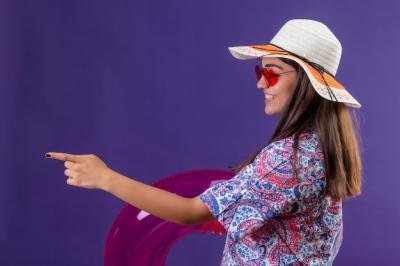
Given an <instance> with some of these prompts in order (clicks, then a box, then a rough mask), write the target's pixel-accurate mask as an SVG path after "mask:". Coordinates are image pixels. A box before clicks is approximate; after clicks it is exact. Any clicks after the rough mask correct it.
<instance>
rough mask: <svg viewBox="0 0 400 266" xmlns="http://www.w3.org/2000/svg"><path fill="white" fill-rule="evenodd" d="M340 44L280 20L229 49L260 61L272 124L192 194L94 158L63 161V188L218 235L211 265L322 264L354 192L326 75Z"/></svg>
mask: <svg viewBox="0 0 400 266" xmlns="http://www.w3.org/2000/svg"><path fill="white" fill-rule="evenodd" d="M341 49H342V48H341V45H340V42H339V41H338V40H337V38H336V37H335V36H334V34H333V33H332V32H331V31H330V30H329V29H328V28H327V27H326V26H325V25H324V24H322V23H321V22H318V21H314V20H306V19H294V20H290V21H288V22H286V23H285V24H284V25H283V27H282V28H281V29H280V30H279V32H278V33H277V34H276V35H275V36H274V38H273V39H272V40H271V41H270V43H269V44H267V45H252V46H237V47H229V51H230V52H231V53H232V55H233V56H234V57H236V58H238V59H255V58H260V59H261V62H260V63H261V67H260V66H256V74H257V79H258V83H257V88H258V89H260V90H261V91H262V93H263V95H264V97H265V113H266V114H267V115H274V114H277V115H279V116H280V121H279V123H278V125H277V128H276V130H275V133H274V134H273V136H272V138H271V139H270V140H269V141H268V142H267V143H265V144H264V145H262V146H261V147H260V148H259V149H258V150H257V151H256V152H255V153H254V155H252V156H251V157H250V158H249V159H247V160H245V161H244V162H243V163H241V164H239V165H237V166H235V167H233V171H234V172H235V174H236V175H235V176H234V177H233V178H232V179H230V180H225V181H222V182H219V183H216V184H214V185H212V186H211V187H209V188H208V189H207V190H206V191H204V192H203V193H202V194H201V195H199V196H197V197H195V198H191V199H188V198H184V197H181V196H179V195H176V194H173V193H170V192H167V191H164V190H161V189H158V188H155V187H152V186H148V185H146V184H142V183H140V182H137V181H135V180H133V179H131V178H128V177H126V176H123V175H121V174H119V173H117V172H115V171H113V170H112V169H110V168H108V167H107V165H106V164H105V163H104V162H103V161H102V160H101V159H99V158H98V157H97V156H95V155H72V154H65V153H54V152H53V153H49V156H50V157H49V158H54V159H60V160H64V161H66V162H65V167H66V168H67V169H66V170H65V175H66V176H68V177H69V178H68V179H67V183H68V184H69V185H74V186H80V187H85V188H98V189H103V190H105V191H107V192H110V193H112V194H113V195H115V196H117V197H119V198H120V199H122V200H124V201H126V202H128V203H130V204H132V205H134V206H135V207H137V208H140V209H142V210H145V211H147V212H149V213H151V214H153V215H155V216H158V217H160V218H162V219H165V220H168V221H172V222H175V223H179V224H185V225H191V224H200V223H205V222H208V221H212V220H214V219H218V221H219V222H221V224H222V225H223V226H224V227H225V229H226V230H227V239H226V244H225V249H224V253H223V258H222V262H221V265H331V264H332V262H333V260H334V258H335V256H336V255H337V253H338V250H339V247H340V245H341V243H342V238H343V222H342V200H344V199H348V198H351V197H354V196H357V195H359V194H360V193H361V159H360V152H359V146H358V140H357V134H356V132H355V130H354V126H353V120H352V117H351V114H350V110H349V107H351V108H359V107H361V105H360V104H359V103H358V102H357V101H356V100H355V99H354V98H353V97H352V96H351V95H350V94H349V93H348V92H347V90H345V88H344V87H343V86H342V85H341V84H340V83H339V82H338V81H336V79H335V76H334V75H335V74H336V71H337V67H338V65H339V61H340V57H341Z"/></svg>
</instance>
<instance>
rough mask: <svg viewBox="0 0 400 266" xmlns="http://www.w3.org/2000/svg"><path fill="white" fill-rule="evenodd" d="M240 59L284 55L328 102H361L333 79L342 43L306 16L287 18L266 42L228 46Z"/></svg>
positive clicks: (353, 103)
mask: <svg viewBox="0 0 400 266" xmlns="http://www.w3.org/2000/svg"><path fill="white" fill-rule="evenodd" d="M228 49H229V51H230V52H231V54H232V55H233V56H234V57H235V58H237V59H241V60H248V59H255V58H260V57H284V58H288V59H292V60H294V61H296V62H297V63H298V64H299V65H300V66H301V67H302V68H303V69H304V71H305V73H306V74H307V76H308V77H309V79H310V81H311V84H312V85H313V87H314V89H315V90H316V92H317V93H318V94H319V95H320V96H322V97H323V98H325V99H327V100H329V101H336V102H342V103H344V104H345V105H347V106H349V107H352V108H360V107H361V104H360V103H359V102H358V101H357V100H356V99H355V98H354V97H353V96H352V95H351V94H350V93H349V92H348V91H347V90H346V89H345V88H344V86H343V85H342V84H340V83H339V82H338V81H337V80H336V79H335V75H336V71H337V69H338V66H339V62H340V58H341V55H342V45H341V44H340V42H339V40H338V39H337V38H336V36H335V35H334V34H333V33H332V31H331V30H330V29H329V28H328V27H327V26H326V25H325V24H323V23H321V22H319V21H315V20H310V19H292V20H289V21H287V22H286V23H285V24H284V25H283V26H282V28H281V29H280V30H279V31H278V33H276V34H275V36H274V37H273V38H272V40H271V41H270V42H269V44H264V45H248V46H234V47H228Z"/></svg>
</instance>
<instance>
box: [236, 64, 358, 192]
mask: <svg viewBox="0 0 400 266" xmlns="http://www.w3.org/2000/svg"><path fill="white" fill-rule="evenodd" d="M279 59H280V60H282V61H283V62H285V63H287V64H289V65H291V66H293V67H294V68H296V70H297V71H298V82H297V86H296V89H295V90H294V92H293V94H292V96H291V97H290V99H289V100H288V103H287V104H286V106H285V108H284V110H283V112H282V114H281V118H280V120H279V122H278V125H277V127H276V129H275V132H274V134H273V136H272V137H271V139H270V140H269V141H268V142H267V143H266V144H264V145H262V146H261V147H260V148H259V149H258V150H257V151H256V152H255V153H254V154H253V155H252V156H250V158H248V159H247V160H245V161H244V162H242V163H240V164H237V165H235V166H229V168H230V169H231V171H233V172H234V173H235V174H237V173H238V172H239V171H240V170H241V169H242V168H243V167H245V166H246V165H248V164H249V163H252V162H253V161H254V159H255V157H256V156H257V154H258V153H259V152H260V151H261V150H262V149H263V148H264V147H266V146H267V145H269V144H270V143H272V142H274V141H277V140H280V139H283V138H287V137H290V136H292V135H293V136H294V138H293V139H294V143H293V149H294V158H295V162H294V165H295V166H296V165H297V160H298V158H297V152H298V141H299V135H300V133H301V132H303V130H305V129H307V128H309V127H314V128H315V129H316V133H317V136H318V139H319V143H320V145H321V147H322V151H323V154H324V162H325V176H326V180H327V185H326V190H325V196H330V197H331V198H334V199H347V198H350V197H355V196H358V195H360V194H361V185H362V184H361V175H362V173H361V172H362V164H361V155H360V146H359V141H361V139H360V138H359V137H360V135H359V134H358V130H359V122H358V121H359V120H358V117H357V116H356V115H355V112H354V109H353V108H349V107H347V106H346V105H345V104H343V103H339V102H333V101H329V100H327V99H325V98H323V97H321V96H320V95H319V94H318V93H317V92H316V91H315V90H314V88H313V87H312V84H311V82H310V80H309V78H308V76H307V74H306V73H305V72H304V70H303V68H302V67H300V66H299V65H298V64H297V62H295V61H293V60H290V59H286V58H279ZM294 174H295V175H296V176H297V171H296V167H295V169H294Z"/></svg>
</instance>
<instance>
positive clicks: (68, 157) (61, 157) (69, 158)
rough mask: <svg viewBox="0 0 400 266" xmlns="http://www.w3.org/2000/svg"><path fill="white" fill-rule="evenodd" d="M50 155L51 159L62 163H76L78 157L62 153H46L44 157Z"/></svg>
mask: <svg viewBox="0 0 400 266" xmlns="http://www.w3.org/2000/svg"><path fill="white" fill-rule="evenodd" d="M47 154H48V155H50V157H48V158H51V159H57V160H62V161H71V162H78V161H79V157H78V155H74V154H69V153H62V152H47V153H46V155H47Z"/></svg>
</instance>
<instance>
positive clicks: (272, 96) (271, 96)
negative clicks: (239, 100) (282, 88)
mask: <svg viewBox="0 0 400 266" xmlns="http://www.w3.org/2000/svg"><path fill="white" fill-rule="evenodd" d="M275 98H276V96H275V95H271V94H265V99H266V100H271V101H272V100H274V99H275Z"/></svg>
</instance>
